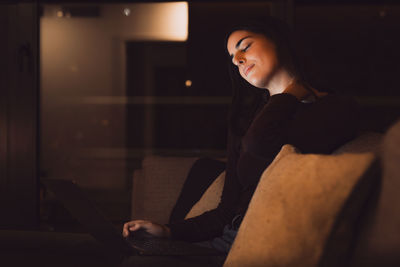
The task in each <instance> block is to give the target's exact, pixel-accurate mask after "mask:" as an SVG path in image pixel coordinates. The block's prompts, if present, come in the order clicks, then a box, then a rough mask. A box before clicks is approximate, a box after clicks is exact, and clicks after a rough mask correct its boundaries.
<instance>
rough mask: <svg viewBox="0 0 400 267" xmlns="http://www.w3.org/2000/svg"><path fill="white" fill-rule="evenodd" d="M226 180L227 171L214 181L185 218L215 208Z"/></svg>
mask: <svg viewBox="0 0 400 267" xmlns="http://www.w3.org/2000/svg"><path fill="white" fill-rule="evenodd" d="M224 182H225V172H222V173H221V174H220V175H219V176H218V177H217V178H216V179H215V180H214V182H213V183H212V184H211V185H210V186H209V187H208V188H207V190H206V192H204V194H203V196H202V197H201V198H200V200H199V201H197V202H196V204H194V206H193V207H192V209H191V210H190V211H189V213H188V214H187V215H186V217H185V219H188V218H192V217H196V216H198V215H201V214H203V213H204V212H206V211H209V210H212V209H215V208H216V207H217V206H218V204H219V202H220V200H221V195H222V189H223V188H224Z"/></svg>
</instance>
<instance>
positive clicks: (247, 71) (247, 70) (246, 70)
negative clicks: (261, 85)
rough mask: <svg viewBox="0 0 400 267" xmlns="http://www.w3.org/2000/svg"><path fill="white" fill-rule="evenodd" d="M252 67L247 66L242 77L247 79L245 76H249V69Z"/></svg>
mask: <svg viewBox="0 0 400 267" xmlns="http://www.w3.org/2000/svg"><path fill="white" fill-rule="evenodd" d="M253 67H254V64H252V65H250V66H247V67H246V68H244V75H245V76H246V77H247V74H249V72H250V71H251V69H252V68H253Z"/></svg>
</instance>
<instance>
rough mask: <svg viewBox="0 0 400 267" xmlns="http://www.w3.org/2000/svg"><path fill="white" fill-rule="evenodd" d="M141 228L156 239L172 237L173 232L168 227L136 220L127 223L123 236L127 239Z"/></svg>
mask: <svg viewBox="0 0 400 267" xmlns="http://www.w3.org/2000/svg"><path fill="white" fill-rule="evenodd" d="M141 228H142V229H144V230H146V232H148V233H149V234H151V235H153V236H156V237H163V238H169V237H171V230H170V229H169V228H168V227H167V226H165V225H162V224H158V223H154V222H150V221H144V220H135V221H130V222H127V223H125V224H124V228H123V229H122V235H123V236H124V237H127V236H128V235H129V232H133V231H136V230H138V229H141Z"/></svg>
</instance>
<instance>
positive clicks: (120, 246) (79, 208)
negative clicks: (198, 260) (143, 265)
mask: <svg viewBox="0 0 400 267" xmlns="http://www.w3.org/2000/svg"><path fill="white" fill-rule="evenodd" d="M41 181H42V183H43V184H44V185H45V186H46V187H47V189H49V190H50V191H52V192H53V193H54V195H55V196H56V198H57V199H58V200H59V201H60V202H61V203H62V204H63V205H64V207H65V208H66V209H67V210H68V211H69V212H70V213H71V215H72V216H73V217H75V219H77V221H78V222H79V223H81V224H82V225H83V226H85V228H86V229H87V230H88V232H89V233H90V234H91V235H92V236H93V237H94V238H95V239H96V240H98V241H100V242H102V243H104V244H105V245H107V246H109V247H111V248H113V249H117V250H118V251H119V252H121V253H123V254H127V255H158V256H167V255H170V256H201V255H203V256H204V255H209V256H211V255H223V253H222V252H220V251H218V250H216V249H212V248H207V247H202V246H199V245H195V244H192V243H189V242H184V241H179V240H170V239H165V238H158V237H154V236H152V235H151V234H149V233H147V232H146V231H145V230H138V231H134V232H131V234H130V235H129V237H128V238H124V237H123V236H122V234H121V232H122V229H117V228H116V227H115V226H114V225H113V224H112V223H111V221H109V220H108V219H107V218H106V217H105V216H104V215H103V214H102V213H101V211H100V210H99V209H98V208H97V207H96V206H95V205H94V203H93V202H91V201H90V199H89V198H87V197H86V196H85V194H84V193H83V192H82V191H81V190H80V189H79V187H78V186H77V185H76V184H75V183H74V182H73V181H71V180H60V179H42V180H41Z"/></svg>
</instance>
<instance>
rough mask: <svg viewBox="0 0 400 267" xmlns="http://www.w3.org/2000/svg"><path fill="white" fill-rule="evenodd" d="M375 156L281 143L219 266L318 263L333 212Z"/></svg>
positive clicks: (286, 266)
mask: <svg viewBox="0 0 400 267" xmlns="http://www.w3.org/2000/svg"><path fill="white" fill-rule="evenodd" d="M374 159H375V156H374V154H373V153H357V154H355V153H343V154H340V155H317V154H299V153H296V151H295V148H294V147H293V146H291V145H285V146H283V148H282V150H281V152H280V153H279V154H278V156H277V157H276V158H275V159H274V161H273V162H272V164H271V165H270V166H269V167H268V168H267V169H266V170H265V171H264V173H263V175H262V177H261V179H260V182H259V184H258V187H257V189H256V191H255V193H254V195H253V198H252V200H251V202H250V204H249V208H248V210H247V213H246V215H245V217H244V219H243V222H242V224H241V227H240V229H239V232H238V235H237V237H236V239H235V242H234V243H233V245H232V248H231V251H230V253H229V254H228V257H227V259H226V262H225V264H224V266H285V267H290V266H296V267H299V266H317V265H318V262H319V260H320V258H321V255H322V253H323V249H324V246H325V243H326V241H327V239H328V236H329V234H330V232H331V230H332V227H333V225H334V222H335V219H336V216H337V215H338V213H339V212H340V210H341V208H342V206H343V205H344V203H345V201H346V199H347V197H348V196H349V195H350V193H351V192H352V189H353V188H354V187H355V185H356V184H357V182H358V181H359V180H360V177H362V176H363V173H364V172H365V171H366V170H367V169H368V167H369V166H370V165H371V163H372V162H373V161H374Z"/></svg>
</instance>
